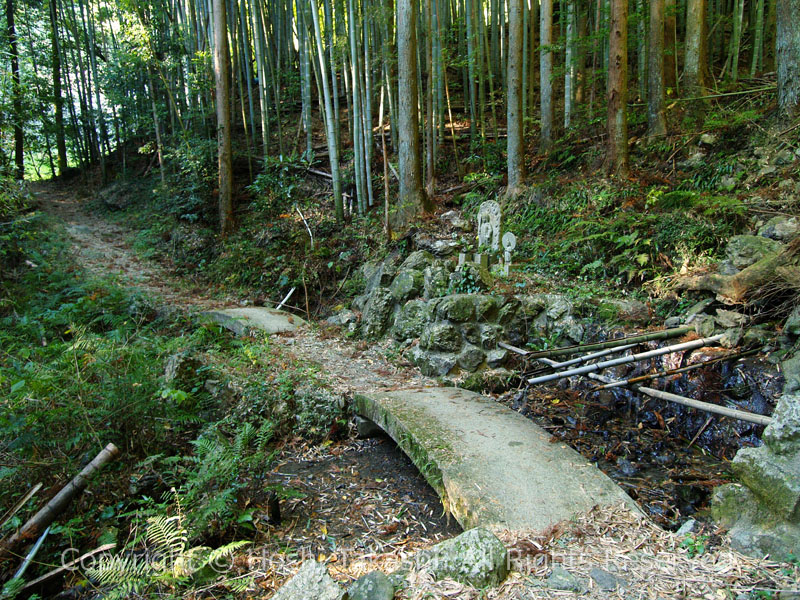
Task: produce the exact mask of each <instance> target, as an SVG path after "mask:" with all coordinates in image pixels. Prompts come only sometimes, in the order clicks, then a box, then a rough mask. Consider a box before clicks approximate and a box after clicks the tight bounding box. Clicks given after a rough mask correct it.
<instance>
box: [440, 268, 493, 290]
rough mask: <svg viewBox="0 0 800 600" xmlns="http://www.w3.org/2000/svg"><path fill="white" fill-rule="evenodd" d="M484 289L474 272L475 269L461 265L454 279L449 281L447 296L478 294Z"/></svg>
mask: <svg viewBox="0 0 800 600" xmlns="http://www.w3.org/2000/svg"><path fill="white" fill-rule="evenodd" d="M483 289H484V285H483V283H482V282H481V279H480V275H479V274H478V273H477V272H476V268H475V267H473V266H471V265H467V264H463V265H461V266H459V267H458V268H457V269H456V270H455V272H454V277H453V278H452V279H451V281H450V285H449V287H448V288H447V293H448V294H478V293H480V292H481V291H482V290H483Z"/></svg>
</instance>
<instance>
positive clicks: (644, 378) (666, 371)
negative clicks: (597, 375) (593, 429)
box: [592, 350, 759, 392]
mask: <svg viewBox="0 0 800 600" xmlns="http://www.w3.org/2000/svg"><path fill="white" fill-rule="evenodd" d="M758 352H759V351H758V350H750V351H749V352H740V353H737V354H728V355H727V356H721V357H719V358H714V359H712V360H705V361H703V362H699V363H695V364H693V365H688V366H686V367H681V368H679V369H664V370H662V371H657V372H656V373H648V374H647V375H640V376H639V377H631V378H630V379H626V380H624V381H615V382H614V383H606V384H604V385H598V386H597V387H595V388H594V389H593V390H592V391H593V392H596V391H598V390H606V389H609V388H613V387H620V386H623V385H628V384H631V383H638V382H640V381H648V380H650V379H658V378H659V377H668V376H670V375H677V374H678V373H686V372H687V371H693V370H695V369H702V368H703V367H707V366H709V365H713V364H715V363H718V362H724V361H726V360H733V359H734V358H742V357H744V356H751V355H753V354H758Z"/></svg>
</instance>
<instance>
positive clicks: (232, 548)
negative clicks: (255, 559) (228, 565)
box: [206, 540, 250, 565]
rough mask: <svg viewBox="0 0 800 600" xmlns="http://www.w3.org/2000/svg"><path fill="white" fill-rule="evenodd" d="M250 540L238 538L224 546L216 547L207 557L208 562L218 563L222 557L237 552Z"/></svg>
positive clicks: (211, 563)
mask: <svg viewBox="0 0 800 600" xmlns="http://www.w3.org/2000/svg"><path fill="white" fill-rule="evenodd" d="M249 543H250V542H248V541H247V540H238V541H235V542H231V543H229V544H225V545H224V546H220V547H219V548H215V549H214V550H212V551H211V552H210V553H209V554H208V558H207V559H206V563H207V564H210V565H213V564H214V563H216V562H217V561H218V560H219V559H220V558H223V557H225V556H229V555H231V554H233V553H234V552H236V551H237V550H238V549H239V548H243V547H244V546H247V545H248V544H249Z"/></svg>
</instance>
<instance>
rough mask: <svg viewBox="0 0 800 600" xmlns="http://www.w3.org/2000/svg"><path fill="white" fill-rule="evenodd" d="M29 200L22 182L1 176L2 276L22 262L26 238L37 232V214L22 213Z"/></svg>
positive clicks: (0, 229) (0, 247) (0, 227)
mask: <svg viewBox="0 0 800 600" xmlns="http://www.w3.org/2000/svg"><path fill="white" fill-rule="evenodd" d="M29 201H30V198H29V196H28V195H27V194H26V193H25V189H24V187H23V185H22V183H20V182H18V181H15V180H14V179H13V178H12V177H7V176H0V277H2V273H3V272H4V271H5V270H7V269H11V268H14V267H15V266H16V265H17V264H18V263H19V262H20V260H21V259H22V256H23V245H24V243H25V240H27V239H29V238H30V237H31V236H33V235H34V233H35V228H34V227H33V223H32V221H33V220H35V215H29V216H23V214H22V213H23V212H24V211H25V209H26V208H27V207H28V204H29Z"/></svg>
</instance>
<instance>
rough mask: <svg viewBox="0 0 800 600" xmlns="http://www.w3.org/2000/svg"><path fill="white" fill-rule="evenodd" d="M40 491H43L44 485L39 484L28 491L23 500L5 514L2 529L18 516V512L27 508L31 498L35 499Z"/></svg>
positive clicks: (1, 521) (0, 521)
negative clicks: (26, 505) (26, 504)
mask: <svg viewBox="0 0 800 600" xmlns="http://www.w3.org/2000/svg"><path fill="white" fill-rule="evenodd" d="M40 489H42V484H41V483H37V484H36V485H35V486H33V487H32V488H31V489H29V490H28V493H27V494H25V495H24V496H23V497H22V498H20V500H19V502H17V503H16V504H15V505H14V506H12V507H11V508H9V509H8V511H7V512H6V514H4V515H3V517H2V518H0V528H2V527H3V525H5V524H6V522H7V521H9V520H10V519H11V517H13V516H14V515H15V514H17V512H19V509H20V508H22V507H23V506H25V503H26V502H27V501H28V500H30V499H31V498H33V496H34V495H35V494H36V492H38V491H39V490H40Z"/></svg>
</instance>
